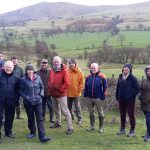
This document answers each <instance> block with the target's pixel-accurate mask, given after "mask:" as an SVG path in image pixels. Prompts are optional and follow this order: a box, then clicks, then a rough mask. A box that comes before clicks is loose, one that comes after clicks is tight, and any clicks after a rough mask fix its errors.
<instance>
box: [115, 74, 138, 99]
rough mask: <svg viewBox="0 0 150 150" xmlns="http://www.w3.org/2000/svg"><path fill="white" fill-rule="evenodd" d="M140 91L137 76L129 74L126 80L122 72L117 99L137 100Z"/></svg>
mask: <svg viewBox="0 0 150 150" xmlns="http://www.w3.org/2000/svg"><path fill="white" fill-rule="evenodd" d="M138 92H139V85H138V81H137V79H136V77H134V76H133V75H132V74H129V76H128V77H127V79H126V80H124V79H123V78H122V74H120V75H119V78H118V82H117V88H116V100H118V101H119V102H135V98H136V95H137V94H138Z"/></svg>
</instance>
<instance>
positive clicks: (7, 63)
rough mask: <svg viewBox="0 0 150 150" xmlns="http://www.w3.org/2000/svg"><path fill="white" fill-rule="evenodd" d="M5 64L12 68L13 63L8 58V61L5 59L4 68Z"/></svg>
mask: <svg viewBox="0 0 150 150" xmlns="http://www.w3.org/2000/svg"><path fill="white" fill-rule="evenodd" d="M7 66H9V67H13V68H14V64H13V62H12V61H10V60H8V61H6V62H5V63H4V68H5V67H7Z"/></svg>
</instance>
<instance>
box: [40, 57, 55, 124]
mask: <svg viewBox="0 0 150 150" xmlns="http://www.w3.org/2000/svg"><path fill="white" fill-rule="evenodd" d="M37 73H38V75H39V76H40V77H41V80H42V82H43V84H44V97H42V108H43V114H42V116H43V119H44V120H45V114H46V105H47V106H48V109H49V115H50V127H53V126H54V119H53V116H54V111H53V104H52V100H51V96H50V95H49V92H48V79H49V75H50V68H48V60H47V59H42V61H41V67H40V69H39V70H38V71H37Z"/></svg>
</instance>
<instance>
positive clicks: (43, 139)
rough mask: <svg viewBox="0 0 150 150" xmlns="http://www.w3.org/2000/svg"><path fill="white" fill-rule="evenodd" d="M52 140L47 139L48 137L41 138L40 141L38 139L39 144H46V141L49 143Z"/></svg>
mask: <svg viewBox="0 0 150 150" xmlns="http://www.w3.org/2000/svg"><path fill="white" fill-rule="evenodd" d="M51 139H52V138H49V137H43V138H42V139H40V142H41V143H46V142H48V141H50V140H51Z"/></svg>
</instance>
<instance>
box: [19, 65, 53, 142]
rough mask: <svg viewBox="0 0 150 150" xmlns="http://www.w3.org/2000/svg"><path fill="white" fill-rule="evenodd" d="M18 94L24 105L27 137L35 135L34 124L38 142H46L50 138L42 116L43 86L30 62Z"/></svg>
mask: <svg viewBox="0 0 150 150" xmlns="http://www.w3.org/2000/svg"><path fill="white" fill-rule="evenodd" d="M20 95H21V97H22V98H23V103H24V107H25V109H26V113H27V116H28V128H29V130H30V133H29V134H28V135H27V138H34V137H35V135H36V125H35V117H36V124H37V128H38V135H39V140H40V142H47V141H49V140H50V139H51V138H48V137H46V136H45V129H44V121H43V117H42V97H43V96H44V86H43V83H42V80H41V78H40V76H39V75H37V74H36V73H35V72H34V68H33V66H32V65H31V64H28V65H27V66H26V67H25V76H24V77H23V78H21V83H20Z"/></svg>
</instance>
